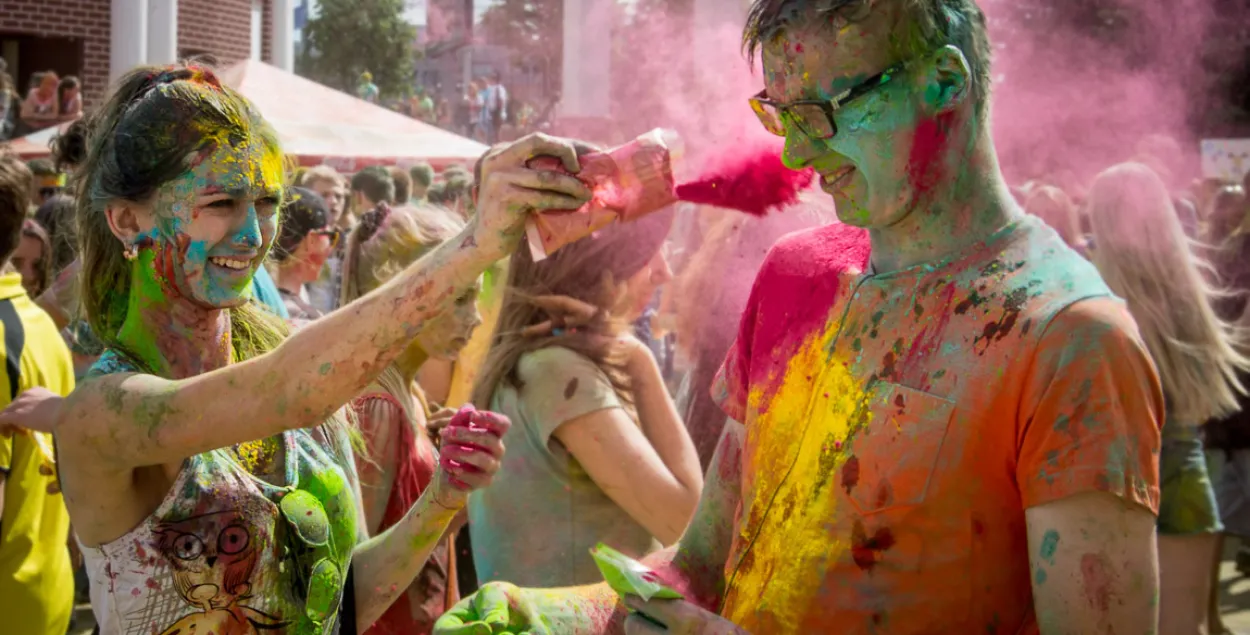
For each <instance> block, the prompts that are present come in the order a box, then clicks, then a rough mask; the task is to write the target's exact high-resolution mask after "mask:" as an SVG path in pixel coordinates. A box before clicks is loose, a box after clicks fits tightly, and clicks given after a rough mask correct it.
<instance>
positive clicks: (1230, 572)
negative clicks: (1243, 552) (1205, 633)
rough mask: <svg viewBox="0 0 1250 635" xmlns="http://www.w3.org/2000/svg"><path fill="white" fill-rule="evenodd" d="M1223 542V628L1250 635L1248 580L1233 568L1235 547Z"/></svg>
mask: <svg viewBox="0 0 1250 635" xmlns="http://www.w3.org/2000/svg"><path fill="white" fill-rule="evenodd" d="M1233 542H1234V541H1232V540H1226V541H1225V549H1224V561H1223V562H1221V563H1220V612H1221V613H1222V614H1223V615H1224V626H1226V627H1227V628H1228V629H1229V631H1230V632H1232V633H1235V634H1236V635H1250V578H1246V577H1243V576H1242V575H1241V574H1239V573H1237V569H1236V568H1235V567H1234V566H1233V554H1234V553H1236V546H1235V544H1230V543H1233Z"/></svg>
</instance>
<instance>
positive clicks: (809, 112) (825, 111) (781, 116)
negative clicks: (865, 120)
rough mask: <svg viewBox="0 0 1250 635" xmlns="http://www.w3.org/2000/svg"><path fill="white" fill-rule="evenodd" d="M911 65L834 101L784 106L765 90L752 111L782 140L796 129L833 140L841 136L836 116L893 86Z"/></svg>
mask: <svg viewBox="0 0 1250 635" xmlns="http://www.w3.org/2000/svg"><path fill="white" fill-rule="evenodd" d="M907 64H908V63H903V64H895V65H894V66H891V67H889V68H887V69H885V70H884V71H881V72H880V73H877V74H876V75H873V76H872V77H869V78H868V79H866V80H864V81H862V82H860V83H858V84H856V85H854V86H852V87H850V88H848V89H846V90H844V91H842V92H841V93H840V94H838V95H837V96H835V97H834V98H833V99H800V100H798V101H792V102H790V103H783V102H779V101H774V100H772V99H769V98H768V91H767V90H762V91H760V92H759V94H757V95H755V96H754V97H752V98H751V99H750V103H751V110H753V111H754V112H755V116H756V117H758V118H759V120H760V123H761V124H763V126H764V129H765V130H768V131H769V132H771V133H773V134H775V135H777V136H779V137H784V136H786V130H787V129H788V128H790V127H793V128H795V129H797V130H798V131H799V132H802V133H803V134H804V135H807V136H808V137H809V138H811V139H832V138H834V137H835V136H837V134H838V123H837V121H835V120H834V118H833V115H834V113H835V112H837V111H838V110H841V109H842V108H844V107H845V106H846V105H847V104H849V103H851V102H852V101H855V100H856V99H859V98H860V97H863V96H864V95H866V94H868V93H870V92H872V91H874V90H876V89H878V88H880V87H882V86H884V85H886V84H887V83H889V81H890V80H891V79H893V78H894V76H895V75H896V74H898V73H899V72H901V71H903V70H904V69H905V68H907Z"/></svg>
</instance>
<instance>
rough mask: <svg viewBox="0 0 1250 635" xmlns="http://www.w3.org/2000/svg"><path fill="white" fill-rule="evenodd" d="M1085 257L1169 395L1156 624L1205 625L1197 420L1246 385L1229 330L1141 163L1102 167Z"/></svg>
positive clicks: (1211, 530)
mask: <svg viewBox="0 0 1250 635" xmlns="http://www.w3.org/2000/svg"><path fill="white" fill-rule="evenodd" d="M1088 206H1089V216H1090V223H1091V225H1092V228H1093V238H1094V241H1093V249H1092V250H1091V259H1092V260H1093V262H1094V264H1095V265H1096V266H1097V267H1098V271H1099V272H1100V273H1101V274H1102V276H1103V279H1105V280H1106V281H1107V284H1108V285H1109V286H1110V287H1111V289H1112V290H1113V291H1115V293H1116V295H1118V296H1120V297H1122V298H1124V300H1125V302H1127V303H1128V308H1129V311H1130V312H1131V313H1132V314H1133V318H1134V319H1135V320H1136V321H1137V325H1138V327H1139V328H1140V329H1141V334H1142V338H1143V339H1144V340H1145V342H1146V347H1147V348H1148V349H1149V351H1150V356H1151V357H1152V358H1153V359H1154V361H1155V365H1156V366H1157V367H1158V369H1159V378H1160V380H1161V381H1162V383H1163V392H1164V396H1165V398H1166V400H1167V421H1166V423H1165V424H1164V426H1163V447H1162V450H1161V452H1160V456H1159V471H1160V474H1159V476H1160V483H1161V488H1162V492H1161V495H1160V500H1159V522H1158V528H1159V583H1160V598H1159V632H1160V633H1176V634H1177V635H1182V634H1190V633H1194V634H1197V633H1205V632H1207V628H1206V620H1207V598H1208V597H1209V593H1210V585H1211V577H1212V576H1211V567H1212V566H1213V565H1214V562H1215V558H1214V555H1215V549H1216V548H1217V545H1218V542H1219V537H1218V534H1219V532H1220V531H1222V530H1223V527H1222V525H1221V523H1220V516H1219V513H1218V511H1217V508H1216V502H1215V493H1214V491H1213V490H1212V486H1211V480H1210V478H1209V477H1208V475H1207V465H1206V461H1205V459H1204V456H1203V445H1202V439H1201V437H1200V435H1199V431H1198V426H1200V425H1201V424H1203V423H1205V422H1206V421H1207V420H1209V419H1213V418H1216V417H1221V416H1225V415H1228V414H1231V413H1233V412H1236V411H1237V410H1238V408H1239V404H1238V394H1239V393H1244V392H1245V388H1244V387H1243V386H1242V384H1241V382H1240V381H1239V379H1238V371H1244V370H1246V369H1250V360H1248V359H1247V358H1246V357H1244V356H1243V355H1242V354H1241V353H1239V352H1238V351H1237V348H1236V340H1235V338H1234V335H1233V328H1232V327H1231V326H1230V325H1229V324H1227V323H1225V322H1223V321H1222V320H1221V319H1220V318H1219V316H1218V315H1217V313H1216V311H1215V308H1214V305H1213V300H1215V299H1216V298H1217V297H1218V296H1217V293H1216V292H1215V291H1214V290H1213V289H1212V288H1211V287H1210V286H1209V285H1208V283H1207V282H1206V280H1205V279H1204V277H1203V268H1204V267H1205V264H1204V263H1202V262H1201V261H1200V259H1199V258H1198V257H1197V256H1195V255H1194V254H1193V253H1192V251H1191V249H1190V246H1189V240H1188V239H1187V237H1186V235H1185V231H1184V229H1183V227H1182V225H1181V221H1180V219H1179V218H1178V217H1177V215H1176V212H1175V211H1174V209H1173V206H1172V201H1171V200H1170V196H1169V195H1168V191H1167V189H1166V188H1165V187H1164V184H1163V182H1162V181H1161V180H1160V179H1159V177H1158V176H1156V175H1155V173H1154V172H1152V171H1151V169H1150V168H1148V167H1146V166H1145V165H1142V164H1137V163H1127V164H1122V165H1118V166H1115V167H1113V168H1111V169H1109V170H1107V171H1106V172H1104V173H1102V174H1101V175H1099V177H1098V178H1097V179H1096V180H1095V181H1094V185H1093V187H1092V188H1091V190H1090V197H1089V201H1088Z"/></svg>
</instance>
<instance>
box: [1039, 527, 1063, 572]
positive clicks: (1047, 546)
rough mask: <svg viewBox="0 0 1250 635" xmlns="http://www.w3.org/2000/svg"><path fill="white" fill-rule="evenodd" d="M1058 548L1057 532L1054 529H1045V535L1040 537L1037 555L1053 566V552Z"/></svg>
mask: <svg viewBox="0 0 1250 635" xmlns="http://www.w3.org/2000/svg"><path fill="white" fill-rule="evenodd" d="M1058 548H1059V532H1057V531H1055V530H1054V529H1047V530H1046V533H1045V535H1043V536H1042V548H1041V550H1040V551H1038V555H1040V556H1041V557H1042V559H1043V560H1045V561H1046V563H1047V564H1049V565H1051V566H1054V564H1055V551H1056V550H1057V549H1058Z"/></svg>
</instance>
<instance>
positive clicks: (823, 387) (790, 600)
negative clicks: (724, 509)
mask: <svg viewBox="0 0 1250 635" xmlns="http://www.w3.org/2000/svg"><path fill="white" fill-rule="evenodd" d="M837 331H838V329H837V325H836V324H834V325H831V328H829V329H828V330H827V332H826V333H824V334H821V335H819V336H816V337H812V338H811V339H810V340H809V341H808V342H807V343H806V344H805V345H804V346H803V347H801V348H800V350H799V351H798V352H797V353H796V354H795V355H794V356H793V357H792V358H791V360H790V362H789V364H788V366H787V368H786V370H785V373H784V376H783V379H782V381H781V384H780V387H779V388H778V389H777V391H776V393H775V394H774V395H772V396H771V397H769V396H766V395H765V394H764V393H763V392H762V391H761V390H760V389H759V388H753V389H752V391H751V393H750V395H749V400H748V404H749V405H748V408H749V416H748V419H750V421H748V423H747V453H746V460H747V466H746V467H745V469H744V473H745V474H746V475H747V478H749V479H752V482H751V483H749V484H748V486H749V487H750V491H751V492H752V494H753V496H752V497H751V500H752V503H751V508H750V509H749V510H746V512H745V513H744V516H743V521H744V522H743V526H742V531H743V532H744V533H743V535H742V536H741V539H742V542H741V544H742V545H744V547H743V548H745V549H747V550H748V551H747V555H746V557H745V558H744V559H743V560H742V561H741V562H742V564H741V565H740V566H739V567H738V570H737V572H736V574H735V573H734V571H733V570H732V569H731V570H730V571H729V572H728V573H729V574H730V575H731V576H733V577H732V578H731V585H730V588H729V591H728V595H727V598H726V602H725V607H724V615H725V616H726V617H728V618H729V619H731V620H732V621H733V622H734V623H736V624H739V625H743V626H746V627H749V626H755V627H756V628H757V629H776V628H785V625H786V624H790V625H793V624H797V623H799V622H801V621H802V618H803V616H804V615H806V614H808V613H809V612H810V610H811V608H810V606H811V603H812V602H813V601H814V598H815V597H816V594H817V593H819V591H820V586H821V584H822V583H823V581H824V580H825V579H826V571H827V569H828V568H829V567H830V566H831V565H832V564H833V563H835V562H838V561H839V560H841V559H843V558H845V557H848V555H847V550H848V549H849V548H850V542H849V532H848V533H847V534H844V535H837V534H836V533H834V531H833V530H834V529H835V528H837V527H838V526H839V524H840V523H838V522H836V520H835V519H836V516H837V514H838V513H839V509H838V497H837V496H835V495H834V493H835V492H836V488H838V487H839V482H838V474H839V472H840V470H841V468H842V465H843V463H844V462H845V461H846V459H847V457H849V456H850V452H849V451H848V450H849V447H850V446H851V445H853V436H854V433H855V432H856V431H857V430H859V429H860V428H862V427H863V426H864V425H865V424H866V423H867V422H868V421H869V418H870V416H871V415H870V414H869V412H868V394H867V392H866V391H865V390H864V386H863V384H862V382H861V381H860V380H859V379H857V378H855V377H854V376H853V375H852V374H851V372H850V370H849V369H848V368H847V366H846V364H845V363H844V362H843V361H842V360H840V359H838V358H836V357H831V356H830V355H829V353H828V352H827V351H828V350H829V349H830V348H831V346H830V344H831V342H832V340H833V338H834V337H835V336H836V334H837ZM752 536H754V537H755V538H754V540H755V542H754V543H753V544H752V543H751V542H750V540H751V537H752ZM738 561H739V560H738V559H737V558H734V559H733V560H732V561H731V562H738ZM765 615H766V616H767V617H762V616H765ZM761 620H762V621H761Z"/></svg>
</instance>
